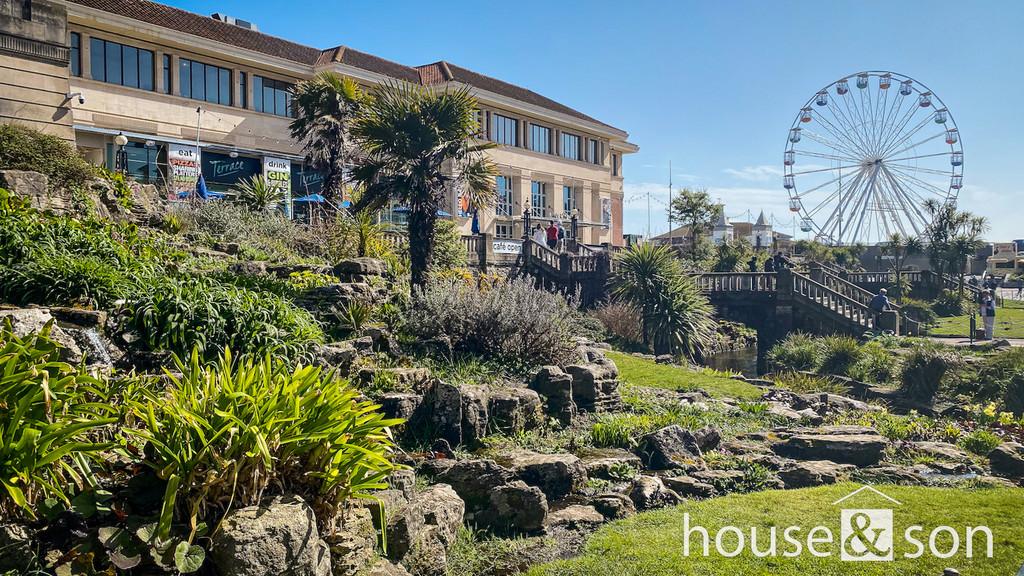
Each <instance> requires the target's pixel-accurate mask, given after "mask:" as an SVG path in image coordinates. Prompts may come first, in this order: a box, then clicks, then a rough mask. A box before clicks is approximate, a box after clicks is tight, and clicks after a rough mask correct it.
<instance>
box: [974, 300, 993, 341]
mask: <svg viewBox="0 0 1024 576" xmlns="http://www.w3.org/2000/svg"><path fill="white" fill-rule="evenodd" d="M978 314H979V315H980V316H981V320H982V322H983V323H984V325H985V340H991V339H992V335H993V333H994V332H995V329H996V299H995V296H993V295H992V291H990V290H985V291H984V292H982V293H981V306H980V307H979V310H978Z"/></svg>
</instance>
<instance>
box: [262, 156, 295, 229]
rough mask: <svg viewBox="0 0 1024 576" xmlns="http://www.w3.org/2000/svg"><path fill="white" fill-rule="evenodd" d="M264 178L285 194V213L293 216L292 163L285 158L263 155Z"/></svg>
mask: <svg viewBox="0 0 1024 576" xmlns="http://www.w3.org/2000/svg"><path fill="white" fill-rule="evenodd" d="M263 178H264V179H265V180H266V181H267V185H268V186H273V187H275V188H277V189H278V190H280V191H281V192H282V193H283V194H284V214H285V216H287V217H289V218H291V217H292V163H291V160H285V159H284V158H273V157H270V156H264V157H263Z"/></svg>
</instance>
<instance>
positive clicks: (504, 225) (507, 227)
mask: <svg viewBox="0 0 1024 576" xmlns="http://www.w3.org/2000/svg"><path fill="white" fill-rule="evenodd" d="M494 237H495V238H497V239H499V240H509V239H511V238H512V223H511V222H495V223H494Z"/></svg>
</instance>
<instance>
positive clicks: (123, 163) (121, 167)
mask: <svg viewBox="0 0 1024 576" xmlns="http://www.w3.org/2000/svg"><path fill="white" fill-rule="evenodd" d="M126 144H128V137H127V136H125V135H124V133H122V132H118V133H117V136H114V145H115V146H117V153H116V154H115V155H114V170H115V171H117V172H121V173H122V174H123V173H125V172H127V171H128V152H127V151H126V150H125V149H124V147H125V145H126Z"/></svg>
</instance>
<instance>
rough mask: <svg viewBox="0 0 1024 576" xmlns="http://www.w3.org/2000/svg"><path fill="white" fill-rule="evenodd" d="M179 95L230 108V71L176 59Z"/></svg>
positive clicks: (231, 99)
mask: <svg viewBox="0 0 1024 576" xmlns="http://www.w3.org/2000/svg"><path fill="white" fill-rule="evenodd" d="M178 82H179V84H180V88H181V95H182V96H184V97H185V98H191V99H193V100H205V101H207V102H210V103H212V104H221V105H223V106H231V103H232V101H233V98H232V94H231V71H230V70H228V69H227V68H221V67H220V66H214V65H213V64H203V63H202V62H196V61H195V60H187V59H185V58H180V59H178Z"/></svg>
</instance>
